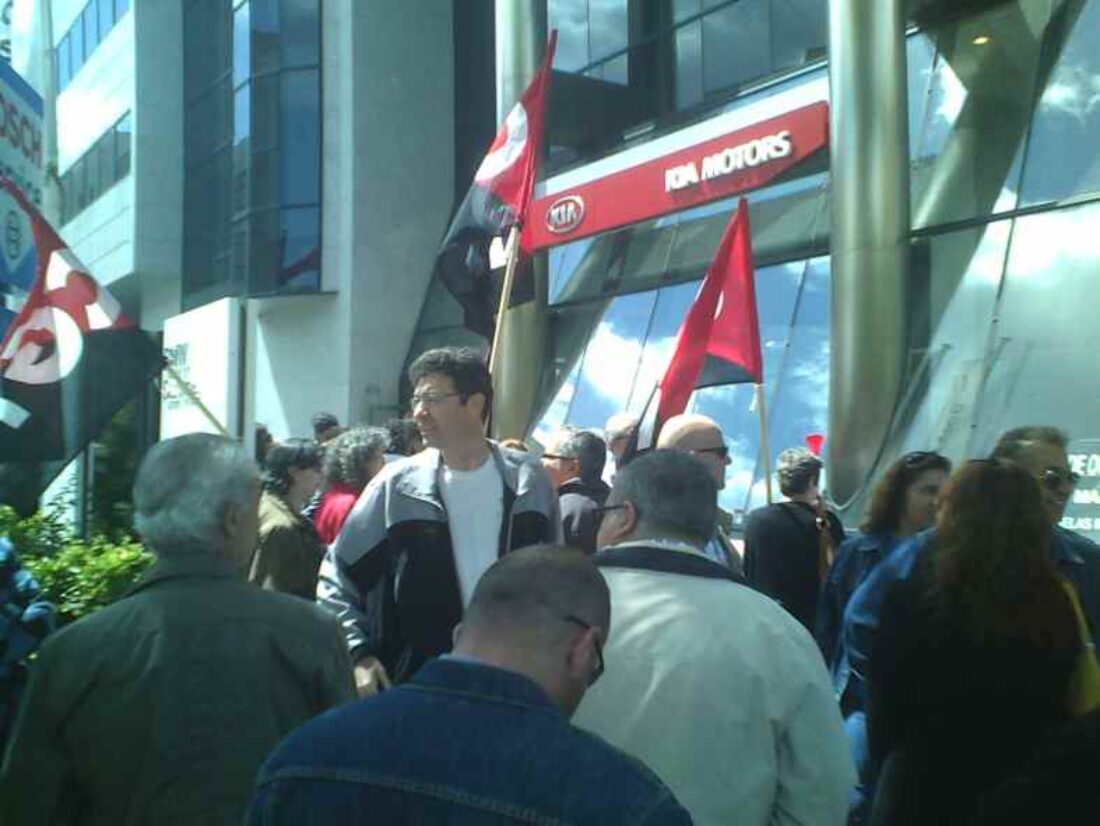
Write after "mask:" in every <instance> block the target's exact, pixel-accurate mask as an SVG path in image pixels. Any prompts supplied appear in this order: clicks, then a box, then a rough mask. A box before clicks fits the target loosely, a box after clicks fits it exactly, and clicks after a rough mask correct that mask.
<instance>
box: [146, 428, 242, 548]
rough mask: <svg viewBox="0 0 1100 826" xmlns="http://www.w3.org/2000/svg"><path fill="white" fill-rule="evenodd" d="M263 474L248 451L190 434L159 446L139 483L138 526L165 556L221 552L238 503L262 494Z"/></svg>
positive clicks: (226, 441)
mask: <svg viewBox="0 0 1100 826" xmlns="http://www.w3.org/2000/svg"><path fill="white" fill-rule="evenodd" d="M258 479H259V471H258V469H257V467H256V463H255V462H253V461H252V459H251V458H250V457H249V455H248V453H247V452H246V451H245V449H244V447H243V446H242V445H241V444H240V443H239V442H236V441H234V440H232V439H227V438H225V437H224V436H214V435H211V434H209V433H190V434H188V435H186V436H179V437H177V438H175V439H167V440H165V441H163V442H160V443H158V444H155V445H153V447H152V448H150V450H149V452H148V453H146V454H145V458H144V459H143V460H142V462H141V467H140V468H138V472H137V478H136V479H135V481H134V528H135V529H136V530H137V532H138V534H139V535H140V536H141V538H142V539H143V540H144V541H145V543H146V544H147V545H148V546H149V547H150V548H151V549H152V550H153V551H155V552H156V553H157V554H158V555H160V556H179V555H183V554H194V553H207V554H210V553H217V552H220V551H221V550H222V549H223V545H224V541H225V536H224V533H223V531H222V523H223V520H224V519H225V514H226V511H227V510H228V509H229V507H230V506H232V505H245V504H248V503H249V502H250V501H251V499H252V497H254V496H255V495H256V484H257V481H258Z"/></svg>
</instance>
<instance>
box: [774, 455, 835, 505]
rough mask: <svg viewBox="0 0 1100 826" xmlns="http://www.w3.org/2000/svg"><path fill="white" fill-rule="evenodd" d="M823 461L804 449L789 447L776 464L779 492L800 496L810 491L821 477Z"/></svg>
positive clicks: (785, 494)
mask: <svg viewBox="0 0 1100 826" xmlns="http://www.w3.org/2000/svg"><path fill="white" fill-rule="evenodd" d="M823 467H824V464H823V463H822V461H821V459H819V458H818V457H817V456H815V455H814V454H813V453H811V452H810V451H809V450H807V449H806V448H804V447H789V448H787V449H786V450H784V451H783V452H782V453H780V454H779V458H778V459H777V461H776V463H775V475H776V476H778V477H779V490H780V492H781V493H782V494H783V495H784V496H798V494H800V493H805V492H806V491H807V490H809V488H810V485H812V484H813V483H814V482H816V481H817V480H818V479H819V478H820V477H821V468H823Z"/></svg>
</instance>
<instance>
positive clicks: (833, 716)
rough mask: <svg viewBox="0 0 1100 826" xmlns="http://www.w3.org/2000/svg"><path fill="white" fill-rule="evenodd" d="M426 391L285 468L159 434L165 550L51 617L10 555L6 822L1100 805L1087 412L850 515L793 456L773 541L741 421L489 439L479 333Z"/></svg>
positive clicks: (152, 498) (562, 816)
mask: <svg viewBox="0 0 1100 826" xmlns="http://www.w3.org/2000/svg"><path fill="white" fill-rule="evenodd" d="M409 380H410V382H411V386H412V388H413V394H412V399H411V409H412V418H411V421H409V420H404V421H395V422H393V423H391V424H390V425H389V426H387V428H368V427H354V428H351V429H346V430H345V429H343V428H341V427H340V425H339V423H338V422H337V420H336V418H335V417H333V416H331V415H328V414H318V415H317V416H316V417H314V422H313V425H314V438H312V439H308V440H307V439H290V440H287V441H285V442H282V443H274V442H269V443H265V444H264V449H263V455H262V457H260V458H262V470H261V468H260V467H259V466H258V463H257V462H256V461H254V459H253V458H252V457H250V456H249V455H248V454H247V453H246V451H245V450H244V449H243V447H242V446H241V445H240V444H238V443H237V442H235V441H233V440H230V439H226V438H222V437H219V436H213V435H207V434H192V435H188V436H182V437H178V438H175V439H169V440H166V441H164V442H161V443H159V444H157V445H155V446H154V447H153V448H152V449H151V450H150V451H149V452H148V454H147V455H146V456H145V458H144V460H143V462H142V465H141V467H140V469H139V472H138V475H137V478H136V481H135V484H134V492H133V502H134V512H135V517H134V528H135V530H136V532H137V533H138V534H139V535H140V537H141V538H142V540H143V542H144V543H145V544H146V546H147V547H148V548H149V549H150V550H151V551H152V552H153V553H154V554H155V555H156V558H157V561H156V564H155V565H154V566H153V567H152V568H151V569H150V570H149V571H148V572H147V573H146V574H145V575H144V576H143V578H142V579H141V580H140V581H139V583H138V584H137V586H136V587H135V589H134V590H133V591H132V592H131V593H130V594H129V595H127V596H126V597H125V598H123V599H121V600H119V601H118V602H116V603H114V604H112V605H110V606H108V607H107V608H104V609H101V610H100V611H98V612H96V613H94V614H92V615H91V616H89V617H87V618H85V619H83V620H80V621H78V622H76V623H73V624H72V625H69V626H68V627H66V628H63V629H61V630H59V631H56V632H54V633H49V631H50V623H49V621H48V615H49V611H48V607H47V608H43V603H42V602H41V600H40V599H39V597H38V595H37V593H36V590H35V586H34V584H33V581H30V580H29V579H28V576H27V575H26V572H25V571H22V570H21V569H20V568H19V566H18V563H17V561H16V560H15V558H14V555H13V554H12V553H11V552H10V547H8V546H7V545H6V543H0V568H3V571H4V572H6V571H7V569H8V568H10V569H11V572H12V573H11V574H10V576H9V577H8V578H7V579H5V582H6V581H9V580H10V581H12V582H15V583H17V587H15V588H14V589H9V590H13V591H14V592H17V593H18V594H19V595H20V597H19V599H18V600H16V599H12V600H10V601H6V602H5V618H4V622H5V623H7V625H6V626H0V635H2V638H3V643H4V650H3V653H4V658H3V666H2V667H3V668H5V669H9V670H11V669H16V670H18V671H19V673H20V675H23V676H25V675H26V674H29V683H28V684H27V685H26V689H25V691H24V692H23V696H22V698H21V699H20V698H19V697H17V696H16V695H15V694H13V693H6V694H5V695H4V696H3V697H0V699H2V700H4V701H5V702H6V703H7V704H8V706H10V707H12V708H14V707H15V705H19V706H20V709H19V714H18V717H17V718H16V723H15V725H14V730H13V731H12V733H11V737H10V742H9V744H8V748H7V752H6V756H5V759H4V763H3V768H2V772H0V823H13V824H53V823H74V824H75V823H89V824H91V823H135V824H136V823H154V824H170V823H188V824H190V823H195V824H199V823H201V824H221V823H227V824H228V823H241V822H247V823H249V824H255V825H256V826H261V825H262V826H268V825H271V826H274V825H275V824H302V823H328V822H356V821H358V820H367V819H369V820H371V821H372V822H380V823H409V824H423V823H444V822H445V823H486V824H488V823H592V824H605V823H606V824H616V823H622V824H681V823H684V824H686V823H697V824H747V825H748V826H754V825H755V824H760V826H764V825H765V824H805V825H806V826H840V825H841V824H844V823H850V824H865V823H870V824H880V825H881V826H889V825H890V824H917V823H921V824H933V823H934V824H956V823H957V824H994V823H997V824H999V823H1034V822H1038V821H1039V820H1040V819H1042V820H1044V821H1049V822H1056V823H1065V824H1073V823H1082V824H1084V823H1095V822H1097V821H1098V820H1100V792H1098V791H1097V784H1096V783H1095V780H1094V778H1093V777H1092V774H1093V769H1094V767H1095V766H1096V765H1097V762H1096V761H1097V758H1100V711H1097V707H1098V706H1100V664H1098V662H1097V659H1096V654H1095V649H1094V647H1093V644H1092V640H1093V638H1094V635H1095V633H1096V630H1097V627H1098V626H1097V623H1098V621H1100V549H1098V548H1097V546H1095V545H1094V544H1093V543H1092V542H1090V541H1089V540H1087V539H1086V538H1084V537H1082V536H1080V535H1077V534H1074V533H1072V532H1070V531H1068V530H1065V529H1063V528H1061V527H1059V522H1060V520H1061V517H1062V513H1063V511H1064V509H1065V507H1066V504H1067V501H1068V498H1069V496H1070V494H1071V493H1072V491H1073V488H1074V485H1075V484H1076V481H1077V480H1076V477H1075V475H1074V474H1073V472H1072V471H1071V469H1070V466H1069V464H1068V458H1067V453H1066V448H1067V438H1066V436H1065V435H1064V434H1063V433H1061V432H1060V431H1058V430H1056V429H1053V428H1049V427H1037V426H1036V427H1023V428H1017V429H1014V430H1011V431H1009V432H1007V433H1005V434H1004V435H1003V437H1002V438H1001V439H1000V441H999V442H998V444H997V446H996V448H995V449H994V450H993V452H992V454H991V455H990V456H989V457H988V458H983V459H978V460H971V461H967V462H965V463H964V464H963V465H962V466H961V467H959V468H958V469H957V470H954V473H952V471H953V468H952V464H951V462H950V461H949V460H948V459H947V458H946V457H944V456H941V455H939V454H937V453H934V452H927V451H918V452H913V453H909V454H906V455H905V456H903V457H902V458H901V459H899V460H898V461H897V462H896V463H894V464H893V466H891V467H890V468H889V469H888V470H887V471H886V472H885V473H884V474H883V475H882V477H881V479H880V481H879V482H878V485H877V487H876V489H875V490H874V494H873V496H872V497H871V505H870V509H869V513H868V515H867V519H866V521H865V522H864V523H863V525H862V527H861V529H860V531H859V532H858V533H857V534H854V535H852V536H848V535H846V533H845V531H844V528H843V526H842V525H841V522H840V520H839V519H838V518H837V516H836V514H835V513H833V512H832V511H831V510H830V508H829V507H828V506H827V504H826V501H825V497H824V495H823V492H822V469H823V468H822V462H821V460H820V459H819V458H818V457H817V456H816V455H814V454H813V453H812V452H810V451H808V450H805V449H801V448H793V449H788V450H785V451H783V452H782V453H781V454H780V455H779V457H778V462H777V477H778V482H779V488H780V491H781V492H782V494H783V497H784V500H783V501H781V502H778V503H775V504H770V505H767V506H766V507H763V508H760V509H758V510H756V511H753V512H751V513H750V514H749V515H748V517H747V519H746V520H745V525H744V537H743V542H742V541H739V540H738V537H737V535H736V531H735V530H734V519H733V516H732V515H731V514H730V513H728V512H726V511H724V510H723V509H722V508H721V507H719V494H720V491H721V489H722V487H723V485H724V483H725V472H726V468H727V466H728V465H729V463H730V458H729V451H728V447H727V444H726V436H725V434H723V432H722V430H721V428H720V427H719V425H718V424H717V423H716V422H714V421H713V420H711V419H709V418H707V417H704V416H700V415H697V414H686V415H681V416H677V417H674V418H672V419H669V420H668V421H667V422H665V423H664V425H663V427H662V428H661V431H660V434H659V438H658V442H657V446H656V448H655V449H654V450H652V451H649V452H646V453H643V454H641V455H632V445H633V444H634V443H635V440H633V439H632V435H633V432H634V431H635V430H636V428H637V426H638V423H637V420H636V419H634V418H633V417H631V416H629V415H626V414H623V415H619V416H616V417H614V418H613V420H612V421H610V422H609V423H608V425H607V427H606V428H605V429H604V430H603V432H596V431H592V430H586V429H579V428H564V429H562V430H561V431H559V432H557V433H555V434H554V435H553V436H552V437H551V438H550V439H549V440H547V442H546V444H545V445H544V446H543V447H542V449H541V451H540V450H538V449H529V447H531V448H535V446H534V445H531V446H528V445H527V444H525V443H523V442H522V441H516V442H514V443H513V444H512V445H511V446H505V445H504V444H503V443H501V444H498V443H497V442H494V441H492V440H489V439H487V438H486V437H485V429H486V421H487V418H488V416H489V413H490V411H491V409H492V403H493V388H492V383H491V379H490V376H489V373H488V371H487V369H486V367H485V364H484V362H483V360H482V359H481V357H480V356H479V355H478V354H477V353H476V352H474V351H471V350H466V349H456V348H441V349H437V350H432V351H429V352H427V353H425V354H423V355H422V356H421V357H420V358H418V359H417V360H416V361H415V362H414V363H413V364H412V365H411V367H410V369H409ZM4 566H6V567H4ZM0 596H2V595H0ZM9 604H10V605H13V606H15V607H14V608H12V609H8V608H7V605H9ZM43 637H44V638H45V642H44V644H43V645H42V646H41V648H40V649H39V651H38V653H37V656H36V657H35V658H34V660H33V662H28V655H29V653H30V651H31V650H33V648H34V647H35V645H36V644H37V642H38V641H39V640H40V639H42V638H43ZM7 674H8V671H0V677H4V676H6V675H7ZM23 682H25V680H22V679H21V680H20V681H19V683H20V685H22V683H23ZM3 708H4V707H3V706H0V711H2V710H3Z"/></svg>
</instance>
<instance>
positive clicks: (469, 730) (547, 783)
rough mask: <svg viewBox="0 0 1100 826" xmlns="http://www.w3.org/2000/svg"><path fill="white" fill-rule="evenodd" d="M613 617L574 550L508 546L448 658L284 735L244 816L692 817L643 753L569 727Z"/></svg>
mask: <svg viewBox="0 0 1100 826" xmlns="http://www.w3.org/2000/svg"><path fill="white" fill-rule="evenodd" d="M610 611H611V607H610V603H609V598H608V590H607V584H606V583H605V582H604V580H603V578H602V577H601V576H600V574H599V573H598V572H597V570H596V568H595V566H594V565H593V563H592V562H591V561H590V560H589V559H588V558H587V557H585V556H584V555H583V554H581V553H580V552H578V551H572V550H568V549H565V548H561V547H556V546H536V547H533V548H526V549H524V550H520V551H517V552H515V553H513V554H510V555H508V556H505V557H504V558H503V559H501V560H500V561H498V562H496V563H495V564H494V565H493V566H492V567H491V568H490V569H489V570H488V571H487V572H486V573H485V575H484V576H483V577H482V579H481V580H480V582H479V583H478V585H477V587H476V589H475V590H474V594H473V598H472V601H471V603H470V606H469V608H468V609H467V611H466V614H465V616H464V618H463V621H462V623H461V624H460V625H459V626H458V627H457V628H456V629H455V635H454V636H455V645H454V651H453V653H452V654H447V655H444V656H442V657H440V658H438V659H435V660H432V661H430V662H428V663H427V664H426V665H425V666H424V667H423V668H421V669H420V671H419V672H418V673H417V674H416V675H415V676H414V677H413V679H412V680H411V681H409V682H407V683H405V684H403V685H401V686H399V687H397V688H395V689H392V690H389V691H385V692H383V693H382V694H380V695H378V696H375V697H371V698H369V699H366V700H362V701H360V702H359V703H356V704H354V705H351V706H347V707H345V708H343V709H341V710H339V711H336V712H333V713H330V714H326V715H324V716H322V717H320V718H318V719H316V720H314V721H313V722H311V723H309V724H307V725H305V726H303V727H302V728H300V729H299V730H298V731H296V732H294V733H293V734H291V735H290V736H289V737H287V738H286V739H285V740H284V741H283V743H282V744H281V745H280V746H279V748H278V749H276V751H275V753H274V754H273V755H272V756H271V758H270V759H269V760H268V761H267V764H266V765H265V766H264V767H263V769H261V771H260V776H259V779H258V781H257V783H258V787H257V791H256V796H255V797H254V798H253V801H252V806H251V808H250V811H249V818H248V823H249V824H251V826H276V824H299V823H357V822H360V821H368V820H369V821H370V822H372V823H390V824H402V823H407V824H422V823H444V822H446V823H451V824H474V823H477V824H488V823H506V822H507V823H513V822H522V823H577V824H586V823H590V824H612V825H613V824H687V823H690V822H691V818H690V817H689V816H688V814H687V812H686V811H684V809H682V808H681V807H680V805H679V804H678V803H677V802H676V800H675V798H673V796H672V793H671V792H670V791H669V790H668V789H667V788H666V787H665V786H664V784H662V783H661V781H660V780H658V779H657V777H656V776H654V775H653V774H652V773H651V772H649V771H648V770H647V769H646V768H645V767H644V766H643V765H642V764H641V763H639V762H637V761H635V760H634V759H632V758H630V757H628V756H626V755H625V754H623V753H621V752H619V751H617V750H616V749H614V748H612V747H611V746H610V745H608V744H607V743H605V742H604V741H603V740H601V739H600V738H598V737H596V736H594V735H591V734H587V733H585V732H583V731H581V730H580V729H577V728H574V727H573V726H571V725H570V724H569V717H570V716H571V715H572V713H573V710H574V709H575V708H576V707H577V704H578V703H579V702H580V699H581V697H582V696H583V694H584V692H585V690H586V688H587V687H588V686H589V685H591V684H592V683H593V682H595V681H596V679H598V678H599V676H600V674H601V673H602V670H603V655H602V647H601V642H602V640H604V639H605V638H606V636H607V629H608V625H609V622H610Z"/></svg>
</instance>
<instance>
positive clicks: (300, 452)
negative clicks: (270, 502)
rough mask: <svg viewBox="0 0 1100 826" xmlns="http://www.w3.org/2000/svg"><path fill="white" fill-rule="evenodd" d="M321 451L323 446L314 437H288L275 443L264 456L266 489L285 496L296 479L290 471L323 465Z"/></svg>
mask: <svg viewBox="0 0 1100 826" xmlns="http://www.w3.org/2000/svg"><path fill="white" fill-rule="evenodd" d="M321 452H322V449H321V447H320V446H319V445H318V444H317V443H316V442H314V441H313V440H312V439H287V440H286V441H285V442H282V443H280V444H277V445H275V446H274V447H273V448H271V450H269V451H268V452H267V456H266V457H264V475H263V486H264V490H266V491H267V492H268V493H274V494H276V495H278V496H285V495H286V493H287V491H289V490H290V485H291V483H292V482H293V481H294V480H293V479H292V478H291V476H290V471H291V470H293V469H294V468H314V467H315V468H319V467H321Z"/></svg>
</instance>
